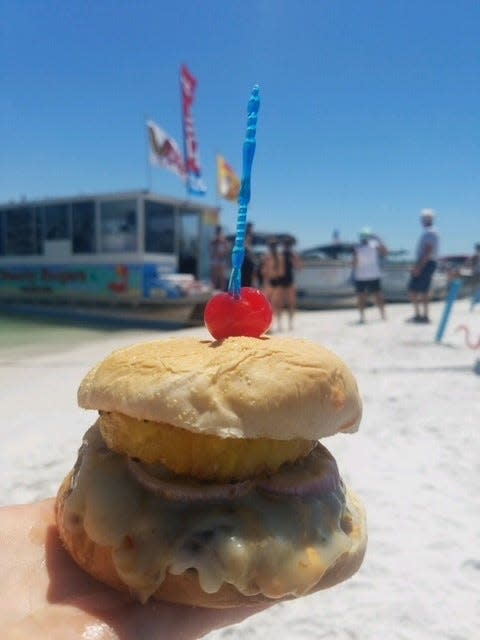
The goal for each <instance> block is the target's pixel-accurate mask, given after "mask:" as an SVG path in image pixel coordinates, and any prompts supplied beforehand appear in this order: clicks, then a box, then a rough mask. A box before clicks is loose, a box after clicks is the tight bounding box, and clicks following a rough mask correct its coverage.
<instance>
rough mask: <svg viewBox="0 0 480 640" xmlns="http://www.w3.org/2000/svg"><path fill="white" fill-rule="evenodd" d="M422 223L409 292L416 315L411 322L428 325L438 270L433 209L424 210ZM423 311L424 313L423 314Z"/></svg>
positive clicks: (421, 213)
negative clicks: (432, 291)
mask: <svg viewBox="0 0 480 640" xmlns="http://www.w3.org/2000/svg"><path fill="white" fill-rule="evenodd" d="M420 222H421V224H422V226H423V232H422V234H421V236H420V239H419V241H418V245H417V254H416V260H415V265H414V267H413V269H412V272H411V276H410V282H409V283H408V291H409V293H410V300H411V301H412V304H413V312H414V315H413V317H412V318H410V322H420V323H428V322H430V318H429V315H428V305H429V302H430V286H431V284H432V277H433V274H434V273H435V269H436V268H437V258H438V249H439V235H438V231H437V230H436V228H435V227H434V223H435V212H434V210H433V209H422V211H421V212H420ZM421 310H422V311H423V313H421Z"/></svg>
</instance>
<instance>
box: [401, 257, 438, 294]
mask: <svg viewBox="0 0 480 640" xmlns="http://www.w3.org/2000/svg"><path fill="white" fill-rule="evenodd" d="M436 268H437V263H436V262H435V260H429V261H428V262H427V263H426V264H425V266H424V267H423V269H422V270H421V272H420V273H419V274H418V276H414V275H412V276H411V277H410V282H409V283H408V290H409V291H413V293H428V292H429V291H430V285H431V284H432V276H433V274H434V272H435V269H436Z"/></svg>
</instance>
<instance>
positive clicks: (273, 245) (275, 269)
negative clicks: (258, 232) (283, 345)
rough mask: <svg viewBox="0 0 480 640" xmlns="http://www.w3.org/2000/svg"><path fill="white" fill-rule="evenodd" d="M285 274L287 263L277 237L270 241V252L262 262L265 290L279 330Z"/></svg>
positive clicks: (280, 327) (280, 328)
mask: <svg viewBox="0 0 480 640" xmlns="http://www.w3.org/2000/svg"><path fill="white" fill-rule="evenodd" d="M284 275H285V263H284V258H283V254H282V253H280V252H279V251H278V240H277V238H270V239H269V241H268V252H267V253H266V254H265V258H264V260H263V264H262V278H263V285H264V291H265V295H266V296H267V298H268V299H269V300H270V304H271V305H272V309H273V317H274V320H276V324H277V329H278V331H281V330H282V326H281V318H280V311H281V309H280V306H281V295H282V291H281V280H282V277H283V276H284Z"/></svg>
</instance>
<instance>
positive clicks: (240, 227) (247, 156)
mask: <svg viewBox="0 0 480 640" xmlns="http://www.w3.org/2000/svg"><path fill="white" fill-rule="evenodd" d="M259 107H260V97H259V87H258V85H257V84H256V85H255V86H254V87H253V89H252V95H251V96H250V100H249V101H248V106H247V132H246V135H245V140H244V143H243V173H242V182H241V185H240V193H239V194H238V214H237V229H236V235H235V244H234V245H233V249H232V271H231V273H230V280H229V283H228V293H229V294H230V295H232V296H234V297H235V298H239V297H240V290H241V286H242V264H243V259H244V257H245V235H246V230H247V210H248V203H249V202H250V176H251V172H252V164H253V156H254V155H255V147H256V145H257V143H256V140H255V136H256V133H257V118H258V109H259Z"/></svg>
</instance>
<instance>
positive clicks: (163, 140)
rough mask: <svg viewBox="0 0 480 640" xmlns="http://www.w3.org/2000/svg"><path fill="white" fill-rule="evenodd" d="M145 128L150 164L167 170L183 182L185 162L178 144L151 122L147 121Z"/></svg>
mask: <svg viewBox="0 0 480 640" xmlns="http://www.w3.org/2000/svg"><path fill="white" fill-rule="evenodd" d="M147 127H148V135H149V138H150V162H151V164H154V165H156V166H158V167H164V168H165V169H169V170H170V171H173V172H174V173H176V174H177V175H178V176H180V177H181V178H183V179H184V180H185V178H186V169H185V161H184V159H183V156H182V152H181V151H180V148H179V146H178V144H177V143H176V142H175V140H174V139H173V138H171V137H170V136H169V135H168V134H167V133H166V132H165V131H164V130H163V129H161V128H160V127H159V126H158V125H157V124H155V122H153V121H152V120H148V122H147Z"/></svg>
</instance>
